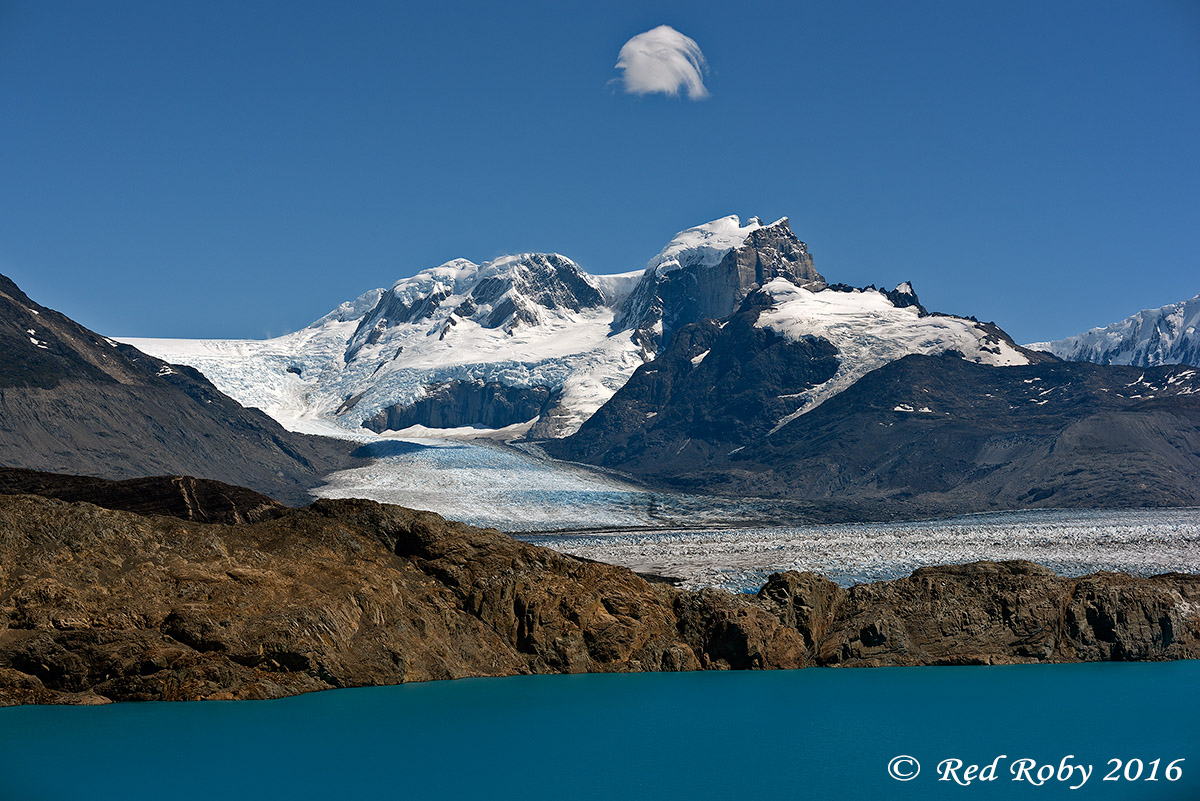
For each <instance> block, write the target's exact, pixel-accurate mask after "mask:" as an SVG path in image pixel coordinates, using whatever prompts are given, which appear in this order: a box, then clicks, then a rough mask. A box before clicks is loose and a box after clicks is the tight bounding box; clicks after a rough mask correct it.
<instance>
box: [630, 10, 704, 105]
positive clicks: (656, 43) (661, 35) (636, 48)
mask: <svg viewBox="0 0 1200 801" xmlns="http://www.w3.org/2000/svg"><path fill="white" fill-rule="evenodd" d="M617 69H619V70H624V71H625V91H626V92H629V93H630V94H635V95H648V94H653V93H655V92H661V93H663V94H665V95H678V94H679V93H680V91H683V90H686V91H687V96H688V98H689V99H691V100H703V99H704V98H706V97H708V90H707V89H705V88H704V75H705V74H706V73H707V72H708V62H706V61H705V60H704V54H703V53H701V52H700V45H698V44H696V42H695V40H693V39H691V38H690V37H687V36H684V35H683V34H682V33H680V32H679V31H677V30H675V29H674V28H672V27H671V26H670V25H659V26H658V27H657V28H655V29H653V30H649V31H646V32H645V33H639V34H638V35H637V36H635V37H633V38H632V39H630V40H629V41H628V42H626V43H625V44H624V46H622V47H621V52H620V53H619V54H618V55H617Z"/></svg>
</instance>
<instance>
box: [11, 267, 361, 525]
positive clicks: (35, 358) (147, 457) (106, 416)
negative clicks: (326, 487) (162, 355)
mask: <svg viewBox="0 0 1200 801" xmlns="http://www.w3.org/2000/svg"><path fill="white" fill-rule="evenodd" d="M30 331H32V332H33V333H29V332H30ZM0 348H2V349H3V353H4V356H3V358H0V464H3V465H8V466H11V467H23V468H29V469H33V470H48V471H52V472H63V473H86V474H90V475H96V476H103V477H106V478H113V479H120V478H132V477H140V476H146V475H163V474H176V475H196V476H201V477H204V478H210V479H215V480H219V481H227V482H230V483H235V484H239V485H243V486H249V487H252V488H253V489H255V490H258V491H261V492H265V493H269V494H271V495H272V496H274V497H278V498H282V499H284V500H286V501H288V502H294V503H301V502H306V501H307V500H308V499H309V495H308V492H307V488H308V487H312V486H315V485H316V484H318V483H319V481H320V478H321V476H323V475H325V474H326V473H328V472H330V471H331V470H336V469H339V468H340V467H343V466H346V462H347V460H348V454H349V450H350V448H349V447H348V445H347V444H346V443H342V442H338V441H335V440H327V439H323V438H319V437H307V436H303V435H300V434H293V433H291V432H289V431H286V430H285V429H284V428H283V427H282V426H280V425H279V424H278V423H276V422H275V421H274V420H272V419H271V418H269V417H267V415H265V414H263V413H262V412H259V411H257V410H254V409H245V408H243V407H242V406H240V405H238V403H237V402H236V401H234V400H233V399H232V398H230V397H228V396H226V395H224V394H222V393H221V392H219V391H218V390H217V389H216V387H214V386H213V385H212V384H211V383H209V382H208V380H207V379H205V378H204V376H202V375H201V374H200V373H199V372H197V371H196V370H194V369H192V368H190V367H182V366H179V365H171V364H167V363H166V362H164V361H161V360H159V359H155V358H153V357H151V356H147V355H146V354H144V353H142V352H141V351H139V350H137V349H136V348H133V347H130V346H128V345H122V344H118V343H115V342H112V341H110V340H108V339H105V338H104V337H102V336H100V335H99V334H96V333H95V332H93V331H89V330H88V329H86V328H84V327H83V326H80V325H79V324H78V323H75V322H74V321H72V320H70V319H69V318H67V317H65V316H63V315H62V314H59V313H58V312H56V311H53V310H52V309H47V308H45V307H44V306H40V305H38V304H37V303H34V302H33V301H32V300H30V299H29V298H28V297H27V296H26V295H25V293H24V292H22V291H21V290H20V289H19V288H17V286H16V285H15V284H14V283H13V282H12V281H10V280H9V279H8V278H5V277H3V276H0Z"/></svg>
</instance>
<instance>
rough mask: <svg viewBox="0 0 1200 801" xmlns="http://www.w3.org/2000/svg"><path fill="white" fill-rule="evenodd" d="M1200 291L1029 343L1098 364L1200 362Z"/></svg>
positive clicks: (1152, 365)
mask: <svg viewBox="0 0 1200 801" xmlns="http://www.w3.org/2000/svg"><path fill="white" fill-rule="evenodd" d="M1197 329H1200V295H1196V296H1195V297H1192V298H1189V299H1188V300H1181V301H1179V302H1177V303H1169V304H1167V305H1166V306H1160V307H1159V308H1156V309H1143V310H1141V311H1139V312H1137V313H1136V314H1133V315H1130V316H1129V317H1126V318H1125V319H1124V320H1118V321H1117V322H1115V323H1110V324H1108V325H1107V326H1102V327H1097V328H1092V329H1089V330H1088V331H1084V332H1083V333H1082V334H1077V335H1075V336H1073V337H1066V338H1064V339H1057V340H1053V341H1050V342H1035V343H1032V344H1030V345H1027V346H1026V347H1028V348H1032V349H1036V350H1044V351H1047V352H1049V353H1053V354H1054V355H1055V356H1058V357H1059V358H1060V359H1066V360H1067V361H1086V362H1093V363H1095V364H1130V365H1135V366H1139V367H1157V366H1160V365H1164V364H1189V365H1193V366H1197V365H1200V334H1198V333H1197Z"/></svg>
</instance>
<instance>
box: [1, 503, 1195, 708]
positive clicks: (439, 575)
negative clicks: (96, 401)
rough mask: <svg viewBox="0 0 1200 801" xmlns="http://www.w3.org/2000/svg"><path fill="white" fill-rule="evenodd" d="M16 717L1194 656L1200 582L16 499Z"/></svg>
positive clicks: (292, 513) (10, 676)
mask: <svg viewBox="0 0 1200 801" xmlns="http://www.w3.org/2000/svg"><path fill="white" fill-rule="evenodd" d="M0 532H2V535H0V703H2V704H20V703H103V702H107V701H111V700H152V699H155V700H183V699H200V698H272V697H279V696H283V695H289V694H295V693H301V692H308V691H312V690H321V689H327V688H332V687H350V686H362V685H378V684H393V683H400V682H406V681H426V680H432V679H445V678H456V677H464V676H501V675H513V674H522V673H558V672H584V671H594V672H616V671H664V670H665V671H671V670H697V669H774V668H798V667H805V666H809V665H827V664H830V665H902V664H961V663H989V664H996V663H1005V662H1039V661H1041V662H1045V661H1078V660H1085V659H1179V658H1195V657H1198V656H1200V577H1196V576H1182V575H1169V576H1159V577H1155V578H1150V579H1134V578H1129V577H1127V576H1123V575H1116V574H1097V575H1095V576H1088V577H1084V578H1081V579H1066V578H1060V577H1057V576H1055V575H1054V574H1052V573H1050V572H1049V571H1048V570H1045V569H1043V568H1039V567H1037V566H1035V565H1031V564H1028V563H1006V564H992V563H979V564H975V565H966V566H961V567H949V568H930V569H923V570H919V571H917V572H916V573H914V574H913V576H912V577H911V578H908V579H902V580H899V581H891V582H882V583H878V584H870V585H862V586H859V587H853V588H851V589H849V590H843V589H841V588H838V587H837V586H835V585H833V584H832V583H831V582H829V581H827V580H825V579H824V578H822V577H820V576H815V575H813V574H800V573H785V574H782V575H776V576H772V577H771V579H770V581H769V582H768V583H767V585H766V586H765V587H764V588H763V590H762V591H761V592H760V593H759V594H758V596H735V595H731V594H728V593H724V592H720V591H716V590H704V591H701V592H688V591H684V590H679V589H676V588H674V587H671V586H669V585H667V584H663V583H651V582H649V581H647V580H645V579H644V578H642V577H641V576H638V575H637V574H635V573H633V572H631V571H629V570H627V569H624V568H620V567H614V566H611V565H604V564H599V563H595V562H589V561H584V560H581V559H576V558H574V557H571V556H567V555H563V554H559V553H555V552H553V551H550V550H547V549H545V548H539V547H536V546H533V545H529V544H525V543H520V542H516V541H514V540H512V539H510V538H509V537H506V536H504V535H502V534H500V533H498V532H495V531H488V530H480V529H475V528H471V527H469V526H465V525H461V524H457V523H451V522H448V521H446V520H443V519H442V518H440V517H439V516H437V515H435V514H432V513H428V512H415V511H412V510H409V509H403V508H400V507H395V506H384V505H381V504H377V503H372V502H369V501H354V500H341V501H331V500H322V501H318V502H316V503H314V504H313V505H311V506H309V507H307V508H304V509H287V510H283V511H282V512H281V513H280V514H279V515H278V516H276V517H274V518H272V519H269V520H263V521H260V522H257V523H251V524H234V525H224V524H203V523H196V522H188V521H184V520H178V519H172V518H167V517H160V516H140V515H136V514H132V513H129V512H121V511H113V510H108V509H103V508H100V507H97V506H94V505H91V504H88V503H66V502H63V501H59V500H54V499H46V498H40V497H35V496H31V495H14V496H0Z"/></svg>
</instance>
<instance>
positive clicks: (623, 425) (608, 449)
mask: <svg viewBox="0 0 1200 801" xmlns="http://www.w3.org/2000/svg"><path fill="white" fill-rule="evenodd" d="M756 298H757V296H751V297H750V298H748V299H747V301H746V303H745V304H744V305H745V308H743V309H742V310H741V311H740V312H739V313H738V314H735V315H734V316H732V317H730V318H728V319H727V320H726V321H724V322H718V321H716V320H705V321H703V322H701V323H697V324H694V325H689V326H685V327H684V328H683V329H681V330H680V331H679V332H678V333H677V335H676V336H675V339H674V340H673V341H672V342H671V344H670V345H669V346H668V347H667V349H666V351H665V352H664V353H662V354H661V355H660V356H659V357H658V358H657V359H655V360H654V361H652V362H650V363H648V364H646V365H643V366H642V367H639V368H638V370H637V372H635V373H634V375H633V377H632V378H631V379H630V380H629V381H628V382H627V383H626V384H625V386H624V387H622V388H621V389H620V390H619V391H618V392H617V393H616V395H614V396H613V398H612V400H610V401H609V402H608V403H607V404H605V405H604V406H602V407H600V409H599V410H598V411H597V412H596V413H595V414H593V415H592V416H591V418H589V419H588V420H587V421H586V422H584V424H583V426H581V427H580V429H579V432H578V433H576V434H575V435H574V436H572V437H570V438H569V439H566V440H558V441H551V442H545V443H543V445H542V447H543V448H544V449H545V450H546V451H547V452H549V453H551V454H552V455H555V456H560V457H562V458H566V459H571V460H574V461H584V462H591V463H593V464H600V465H604V466H616V467H619V468H620V469H622V470H625V471H629V472H632V473H635V474H645V473H648V472H650V473H653V474H654V475H659V474H669V473H671V472H672V471H674V470H676V469H683V470H688V469H691V468H693V467H694V466H695V465H696V464H707V463H709V462H710V461H712V460H714V459H716V460H724V459H725V457H726V455H727V454H728V452H729V451H730V450H731V449H734V448H737V447H740V446H743V445H745V444H747V443H749V442H754V441H755V440H758V439H761V438H762V437H764V436H766V434H767V433H768V432H769V431H770V430H771V428H772V427H773V426H774V425H775V423H776V422H778V420H779V419H780V418H782V417H783V416H785V415H786V414H788V413H789V412H790V411H791V410H792V408H793V407H794V406H795V401H794V400H793V399H794V398H795V397H796V396H797V395H798V394H799V393H801V392H803V391H804V390H806V389H809V388H811V387H813V386H815V385H817V384H821V383H823V382H825V381H828V380H829V379H830V378H832V377H833V375H834V373H835V372H836V371H837V368H838V358H837V351H836V350H835V349H834V348H833V346H832V345H830V344H829V343H828V342H827V341H825V340H818V339H811V338H810V339H805V340H801V341H799V342H792V341H789V340H787V339H785V338H784V337H782V336H780V335H778V334H776V333H774V332H773V331H770V330H767V329H764V328H759V327H757V326H756V325H755V321H756V320H757V318H758V312H759V309H760V306H757V305H755V304H754V301H755V300H756Z"/></svg>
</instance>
